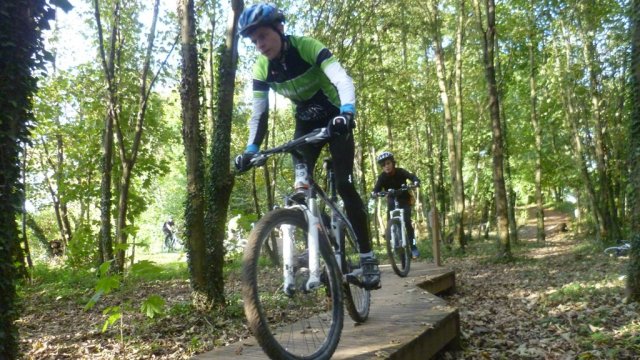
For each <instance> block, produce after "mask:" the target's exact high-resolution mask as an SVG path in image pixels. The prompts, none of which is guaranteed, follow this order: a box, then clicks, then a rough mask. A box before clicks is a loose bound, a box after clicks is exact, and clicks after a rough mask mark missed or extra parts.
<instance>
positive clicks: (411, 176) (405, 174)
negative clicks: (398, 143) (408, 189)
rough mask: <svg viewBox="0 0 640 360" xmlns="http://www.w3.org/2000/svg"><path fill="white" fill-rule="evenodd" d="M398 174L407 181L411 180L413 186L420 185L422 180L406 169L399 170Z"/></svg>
mask: <svg viewBox="0 0 640 360" xmlns="http://www.w3.org/2000/svg"><path fill="white" fill-rule="evenodd" d="M398 172H399V173H400V174H401V175H402V176H403V177H404V178H405V179H407V180H411V183H412V184H415V183H420V179H418V177H417V176H416V174H414V173H412V172H410V171H408V170H406V169H398Z"/></svg>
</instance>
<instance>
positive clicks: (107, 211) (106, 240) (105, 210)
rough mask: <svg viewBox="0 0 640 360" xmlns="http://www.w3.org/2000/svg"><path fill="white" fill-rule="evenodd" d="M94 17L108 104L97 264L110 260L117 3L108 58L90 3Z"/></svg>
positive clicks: (96, 10)
mask: <svg viewBox="0 0 640 360" xmlns="http://www.w3.org/2000/svg"><path fill="white" fill-rule="evenodd" d="M94 14H95V18H96V25H97V27H98V41H99V49H100V57H101V59H102V69H103V71H104V74H105V80H106V82H107V89H108V92H109V103H108V105H107V115H106V117H105V124H104V130H103V133H102V154H101V157H102V159H101V172H102V181H101V182H100V263H103V262H106V261H110V260H112V259H113V239H112V237H111V236H112V234H111V201H112V199H111V196H112V194H111V181H112V180H111V171H112V167H113V126H114V123H115V122H116V119H117V117H118V105H117V99H116V84H115V79H114V68H115V66H114V59H115V54H116V39H117V35H118V33H117V29H118V26H117V24H118V22H119V18H120V2H119V1H116V2H115V4H114V8H113V23H112V24H111V26H112V31H111V37H110V39H109V49H110V51H109V58H108V59H107V56H106V54H105V44H104V40H103V36H102V23H101V18H100V4H99V3H98V0H94Z"/></svg>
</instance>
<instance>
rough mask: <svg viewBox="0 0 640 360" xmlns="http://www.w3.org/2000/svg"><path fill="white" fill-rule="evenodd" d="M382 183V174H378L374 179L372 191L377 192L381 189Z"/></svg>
mask: <svg viewBox="0 0 640 360" xmlns="http://www.w3.org/2000/svg"><path fill="white" fill-rule="evenodd" d="M382 183H383V179H382V174H380V175H379V176H378V179H377V180H376V184H375V185H374V187H373V190H372V191H373V192H374V193H378V192H380V191H382V185H383V184H382Z"/></svg>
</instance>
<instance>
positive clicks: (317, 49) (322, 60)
mask: <svg viewBox="0 0 640 360" xmlns="http://www.w3.org/2000/svg"><path fill="white" fill-rule="evenodd" d="M299 46H300V54H301V56H302V57H303V58H305V60H306V61H308V62H309V63H311V64H316V65H318V66H320V68H321V69H322V71H323V72H324V74H325V75H327V78H329V81H331V83H332V84H333V86H335V87H336V89H337V90H338V96H339V97H340V112H350V113H355V110H356V89H355V86H354V85H353V79H351V77H350V76H349V74H347V71H346V70H345V69H344V68H343V67H342V65H340V62H338V59H336V57H335V56H333V54H332V53H331V51H329V49H327V48H326V47H325V46H324V45H323V44H322V43H321V42H319V41H318V40H315V39H313V38H309V37H303V38H302V39H301V41H300V44H299ZM311 56H313V58H308V57H311Z"/></svg>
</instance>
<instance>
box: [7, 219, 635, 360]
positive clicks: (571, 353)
mask: <svg viewBox="0 0 640 360" xmlns="http://www.w3.org/2000/svg"><path fill="white" fill-rule="evenodd" d="M545 218H546V229H547V241H546V244H544V246H542V245H539V244H537V243H536V240H535V218H533V219H531V217H530V220H528V221H527V223H526V224H525V225H524V226H523V227H522V228H521V230H520V233H519V237H520V240H519V243H518V244H517V245H514V246H513V249H512V250H513V254H514V257H515V261H513V262H509V263H500V262H497V261H495V260H494V259H493V257H492V254H493V253H495V251H494V249H495V248H494V241H489V240H482V241H481V240H473V241H472V242H471V243H470V244H469V245H468V248H467V254H468V255H466V256H464V257H445V259H444V261H445V266H447V267H451V268H453V269H454V270H455V271H456V282H457V284H456V292H455V294H453V295H450V296H448V297H446V300H447V301H448V302H449V303H450V304H451V305H453V306H456V307H458V308H459V310H460V318H461V332H462V341H461V345H462V349H461V350H459V351H457V352H448V353H443V354H440V355H439V356H438V357H439V358H441V359H634V358H636V359H637V358H639V357H640V316H639V314H638V310H639V308H640V307H639V306H638V305H637V304H625V303H624V301H623V297H624V279H623V277H622V275H623V274H624V273H625V272H626V268H625V264H626V262H627V258H625V257H621V258H611V257H607V256H605V255H603V254H602V249H601V248H599V247H598V246H595V245H594V244H593V243H592V242H590V241H588V240H586V239H584V238H581V239H577V238H576V237H574V235H573V233H572V232H571V231H569V232H563V231H560V229H561V226H560V224H561V223H565V224H567V225H569V230H571V228H570V227H571V223H570V221H569V218H568V217H567V216H566V215H563V214H562V213H560V212H555V211H548V212H546V213H545ZM235 270H237V268H236V269H235ZM182 272H183V273H184V272H185V271H184V269H182ZM235 273H236V271H234V268H233V267H231V269H230V270H229V274H230V275H229V278H228V280H227V283H226V293H227V294H226V296H227V300H228V302H229V305H228V306H227V307H226V308H225V309H224V310H222V311H217V312H200V311H197V310H195V309H194V308H193V307H192V306H191V301H190V287H189V284H188V281H187V279H186V278H185V276H182V277H181V276H170V275H166V276H164V277H163V278H158V277H156V278H155V279H154V280H152V281H140V280H138V281H135V280H124V281H123V282H122V283H123V285H122V287H121V289H120V290H118V291H115V292H113V293H111V294H107V295H104V296H103V298H102V299H101V300H100V301H99V302H98V303H97V305H96V306H95V307H94V308H93V309H90V310H84V307H85V305H86V304H87V302H88V300H89V299H90V298H91V297H92V296H93V294H94V290H93V286H94V285H95V280H96V276H95V274H93V275H92V276H86V275H84V276H82V275H77V274H74V273H70V272H69V271H66V272H60V273H58V275H57V276H58V279H57V280H56V281H57V282H56V281H53V280H51V277H52V276H53V275H52V274H51V273H49V274H48V275H47V276H44V275H43V276H41V278H39V277H38V276H34V279H35V280H34V283H33V284H32V285H30V286H22V287H20V293H21V295H22V297H23V310H22V314H21V317H20V319H19V321H18V324H19V329H20V338H21V349H22V351H23V354H24V357H25V358H26V359H188V358H189V357H190V356H192V355H193V354H196V353H201V352H204V351H207V350H210V349H212V348H213V347H216V346H224V345H228V344H231V343H233V342H235V341H237V340H239V339H241V338H244V337H246V336H248V335H249V333H248V330H247V328H246V326H245V324H244V321H243V319H244V316H243V312H242V306H241V301H240V295H239V283H238V281H237V277H235V276H234V275H233V274H235ZM36 275H37V274H36ZM56 284H57V285H56ZM150 294H158V295H160V297H161V298H162V299H164V301H165V306H164V308H165V309H166V310H165V311H164V313H163V314H162V315H159V316H155V317H154V318H153V319H148V318H147V317H145V316H144V314H143V313H142V312H141V311H140V306H141V301H142V300H143V299H145V298H147V297H148V296H149V295H150ZM114 306H120V308H119V309H120V310H121V313H122V314H123V317H122V318H121V319H119V320H116V321H115V322H114V323H113V324H112V325H111V326H109V327H108V328H107V329H106V331H105V332H102V329H103V324H104V323H105V320H106V319H107V318H108V317H107V316H106V315H104V314H103V312H105V311H107V310H109V307H114ZM111 309H113V308H111Z"/></svg>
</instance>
